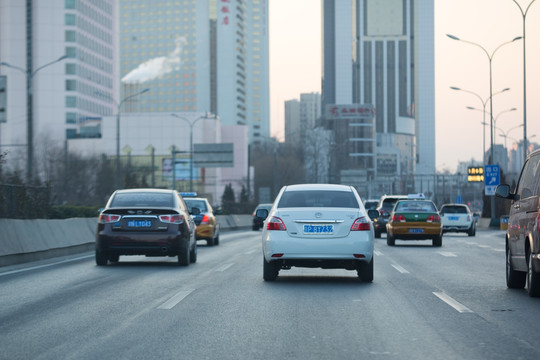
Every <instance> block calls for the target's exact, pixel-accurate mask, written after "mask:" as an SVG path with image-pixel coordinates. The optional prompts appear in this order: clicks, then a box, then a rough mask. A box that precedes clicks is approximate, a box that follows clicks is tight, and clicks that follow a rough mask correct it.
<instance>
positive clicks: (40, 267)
mask: <svg viewBox="0 0 540 360" xmlns="http://www.w3.org/2000/svg"><path fill="white" fill-rule="evenodd" d="M94 256H95V255H94V254H92V255H85V256H79V257H76V258H72V259H67V260H62V261H56V262H53V263H50V264H45V265H38V266H32V267H28V268H24V269H18V270H11V271H6V272H3V273H0V276H5V275H11V274H17V273H21V272H25V271H30V270H36V269H43V268H46V267H50V266H54V265H58V264H65V263H70V262H74V261H79V260H82V259H89V258H92V257H94Z"/></svg>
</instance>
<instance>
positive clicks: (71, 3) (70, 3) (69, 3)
mask: <svg viewBox="0 0 540 360" xmlns="http://www.w3.org/2000/svg"><path fill="white" fill-rule="evenodd" d="M65 4H66V9H75V0H66V3H65Z"/></svg>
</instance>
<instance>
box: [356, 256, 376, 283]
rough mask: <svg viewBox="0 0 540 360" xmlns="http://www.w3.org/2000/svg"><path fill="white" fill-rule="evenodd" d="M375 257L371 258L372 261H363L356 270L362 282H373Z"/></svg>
mask: <svg viewBox="0 0 540 360" xmlns="http://www.w3.org/2000/svg"><path fill="white" fill-rule="evenodd" d="M374 261H375V257H372V258H371V261H370V262H362V263H361V264H360V265H359V266H358V269H357V270H356V272H357V273H358V277H359V278H360V280H361V281H362V282H373V262H374Z"/></svg>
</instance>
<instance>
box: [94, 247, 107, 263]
mask: <svg viewBox="0 0 540 360" xmlns="http://www.w3.org/2000/svg"><path fill="white" fill-rule="evenodd" d="M108 262H109V256H108V255H107V254H105V253H104V252H102V251H97V250H96V264H97V265H98V266H105V265H107V263H108Z"/></svg>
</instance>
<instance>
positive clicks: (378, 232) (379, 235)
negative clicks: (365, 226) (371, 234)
mask: <svg viewBox="0 0 540 360" xmlns="http://www.w3.org/2000/svg"><path fill="white" fill-rule="evenodd" d="M375 238H376V239H380V238H381V232H380V231H377V230H375Z"/></svg>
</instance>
